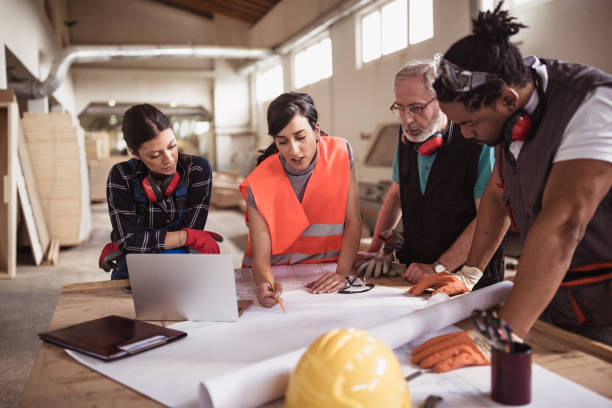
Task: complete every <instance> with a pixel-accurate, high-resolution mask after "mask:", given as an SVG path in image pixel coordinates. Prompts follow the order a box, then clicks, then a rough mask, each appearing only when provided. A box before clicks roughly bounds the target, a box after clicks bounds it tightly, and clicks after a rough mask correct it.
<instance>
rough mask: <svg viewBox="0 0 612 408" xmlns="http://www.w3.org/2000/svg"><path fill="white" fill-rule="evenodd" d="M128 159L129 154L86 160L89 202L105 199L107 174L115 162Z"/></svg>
mask: <svg viewBox="0 0 612 408" xmlns="http://www.w3.org/2000/svg"><path fill="white" fill-rule="evenodd" d="M129 159H130V156H110V157H106V158H104V159H99V160H88V161H87V167H88V168H89V187H90V193H91V194H90V199H91V202H94V203H95V202H104V201H106V181H107V180H108V174H109V173H110V171H111V169H112V168H113V166H114V165H115V164H117V163H119V162H122V161H126V160H129Z"/></svg>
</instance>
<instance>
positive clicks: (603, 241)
mask: <svg viewBox="0 0 612 408" xmlns="http://www.w3.org/2000/svg"><path fill="white" fill-rule="evenodd" d="M541 61H542V63H544V65H545V66H546V71H547V73H548V85H547V88H546V92H545V99H546V105H545V107H546V110H545V112H544V114H543V116H542V119H541V121H540V124H539V126H538V128H537V130H536V133H535V134H534V135H533V137H531V138H530V139H529V140H527V141H526V142H525V143H524V144H523V146H522V148H521V151H520V153H519V156H518V159H516V160H515V159H514V156H513V155H512V153H511V152H510V150H509V146H508V145H500V147H499V148H498V149H497V151H496V154H497V157H498V162H499V154H502V155H503V157H502V160H503V170H504V171H503V177H504V182H505V185H506V189H505V191H504V200H505V201H506V200H507V201H509V202H510V204H512V214H511V215H512V216H513V219H514V221H515V223H516V226H517V227H518V232H519V234H520V237H521V240H522V241H523V242H524V241H525V239H526V237H527V234H528V233H529V229H530V228H531V226H532V225H533V223H534V222H535V220H536V218H537V217H538V215H539V213H540V211H541V210H542V195H543V193H544V188H545V186H546V182H547V180H548V175H549V173H550V169H551V167H552V165H553V159H554V157H555V154H556V153H557V150H558V149H559V145H560V143H561V138H562V137H563V134H564V133H565V128H566V127H567V124H568V123H569V121H570V119H571V118H572V117H573V116H574V113H575V112H576V110H577V109H578V107H579V106H580V105H581V104H582V102H583V101H584V98H585V96H586V95H587V94H588V93H589V92H591V91H593V90H594V89H595V87H598V86H608V87H610V86H612V75H610V74H607V73H605V72H602V71H600V70H598V69H596V68H593V67H588V66H584V65H579V64H566V63H562V62H560V61H556V60H546V59H541ZM611 231H612V190H610V191H608V193H607V195H606V196H605V197H604V199H603V200H602V202H601V203H600V204H599V207H598V208H597V210H596V212H595V214H594V216H593V218H592V219H591V221H590V222H589V224H588V226H587V229H586V232H585V234H584V238H582V241H581V242H580V244H578V247H577V248H576V251H575V252H574V256H573V257H572V262H571V265H570V271H571V270H572V269H575V268H580V269H586V270H587V271H588V270H591V269H597V265H602V264H609V263H610V262H612V239H611V238H610V233H611ZM566 278H567V277H566Z"/></svg>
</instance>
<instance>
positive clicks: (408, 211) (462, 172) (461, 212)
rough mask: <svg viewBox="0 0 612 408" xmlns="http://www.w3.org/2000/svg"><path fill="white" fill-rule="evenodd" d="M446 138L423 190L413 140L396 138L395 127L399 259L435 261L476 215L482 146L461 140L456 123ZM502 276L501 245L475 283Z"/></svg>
mask: <svg viewBox="0 0 612 408" xmlns="http://www.w3.org/2000/svg"><path fill="white" fill-rule="evenodd" d="M451 132H452V134H451V135H449V136H450V143H448V144H447V145H445V146H443V147H442V148H440V149H439V150H438V151H437V157H436V159H435V160H434V162H433V165H432V168H431V171H430V173H429V177H428V179H427V184H426V188H425V194H423V193H421V187H420V181H419V169H418V153H417V152H416V151H415V150H414V143H410V142H406V143H403V142H402V131H401V128H400V133H399V143H398V145H399V178H400V183H399V185H400V200H401V206H402V222H403V227H404V246H403V247H402V249H401V251H400V254H399V259H400V262H401V263H404V264H406V265H408V264H410V263H412V262H419V263H428V264H431V263H433V262H435V261H436V260H437V259H438V258H439V257H440V255H442V254H443V253H444V252H445V251H446V250H447V249H448V248H450V246H451V245H452V244H453V243H454V242H455V240H457V238H458V237H459V235H461V233H462V232H463V230H464V229H465V228H466V227H467V226H468V224H469V223H470V222H471V221H472V220H473V219H474V217H475V216H476V205H475V203H474V185H475V184H476V180H477V177H478V159H479V158H480V153H481V152H482V146H481V145H478V144H476V143H473V142H470V141H469V140H466V139H465V138H464V137H463V136H462V135H461V131H460V129H459V127H458V126H453V128H452V130H451ZM501 280H503V251H502V250H501V248H498V250H497V252H496V253H495V255H494V257H493V259H492V260H491V262H490V263H489V266H488V267H487V268H486V270H485V271H484V275H483V278H481V282H479V284H478V287H482V286H486V285H489V284H492V283H495V282H499V281H501Z"/></svg>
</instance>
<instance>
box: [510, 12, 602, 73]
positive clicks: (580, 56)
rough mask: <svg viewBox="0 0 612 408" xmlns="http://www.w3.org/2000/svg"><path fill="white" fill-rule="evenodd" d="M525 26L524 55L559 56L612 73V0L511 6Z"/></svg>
mask: <svg viewBox="0 0 612 408" xmlns="http://www.w3.org/2000/svg"><path fill="white" fill-rule="evenodd" d="M510 10H511V13H512V14H513V15H515V16H516V17H517V18H518V19H519V21H520V22H522V23H523V24H525V25H527V26H529V28H526V29H522V30H521V31H520V32H519V33H518V34H517V35H516V36H515V37H513V40H514V41H520V42H522V44H520V49H521V52H522V54H523V55H531V54H535V55H537V56H540V57H548V58H559V59H562V60H565V61H568V62H579V63H582V64H587V65H593V66H595V67H597V68H599V69H602V70H604V71H606V72H612V53H610V49H611V47H610V39H612V24H610V22H611V21H612V2H611V1H610V0H581V1H575V0H531V1H530V2H527V3H524V4H522V5H518V6H515V7H513V8H511V9H510Z"/></svg>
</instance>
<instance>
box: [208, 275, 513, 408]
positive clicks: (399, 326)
mask: <svg viewBox="0 0 612 408" xmlns="http://www.w3.org/2000/svg"><path fill="white" fill-rule="evenodd" d="M511 289H512V282H508V281H504V282H499V283H496V284H495V285H491V286H488V287H486V288H483V289H479V290H476V291H474V292H471V293H467V294H465V295H461V296H456V297H453V298H451V299H449V300H448V301H444V302H440V303H437V304H434V305H433V306H430V307H426V308H424V309H420V310H417V311H414V312H411V313H408V314H405V315H402V316H400V317H398V318H396V319H393V320H390V321H387V322H385V323H382V324H378V325H376V326H373V327H370V328H368V329H366V330H367V331H368V333H370V334H372V335H373V336H376V337H378V338H379V339H380V340H382V341H383V342H384V343H385V344H387V345H388V346H389V347H391V348H392V349H394V348H396V347H399V346H401V345H404V344H406V343H409V342H411V341H413V340H416V339H418V338H420V337H423V336H425V335H427V334H429V333H432V332H435V331H437V330H441V329H443V328H445V327H448V326H450V325H452V324H454V323H457V322H459V321H461V320H463V319H466V318H467V317H469V316H470V315H471V314H472V311H473V310H474V309H489V308H491V307H493V306H495V305H497V304H499V303H500V302H502V301H504V300H505V299H506V298H507V297H508V294H509V293H510V290H511ZM304 351H306V347H303V348H300V349H298V350H294V351H292V352H289V353H285V354H281V355H279V356H276V357H274V358H270V359H267V360H263V361H260V362H259V363H256V364H252V365H250V366H248V367H244V368H242V369H238V370H236V371H232V372H230V373H228V374H225V375H222V376H219V377H214V378H210V379H208V380H205V381H202V382H200V389H199V394H200V407H202V408H212V407H224V408H225V407H230V408H231V407H237V408H238V407H255V406H259V405H263V404H266V403H268V402H271V401H274V400H275V399H278V398H281V397H282V396H283V395H284V394H285V390H286V389H287V385H288V383H289V376H290V374H291V372H292V371H293V368H294V367H295V366H296V365H297V363H298V361H299V359H300V357H301V356H302V354H303V353H304Z"/></svg>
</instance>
